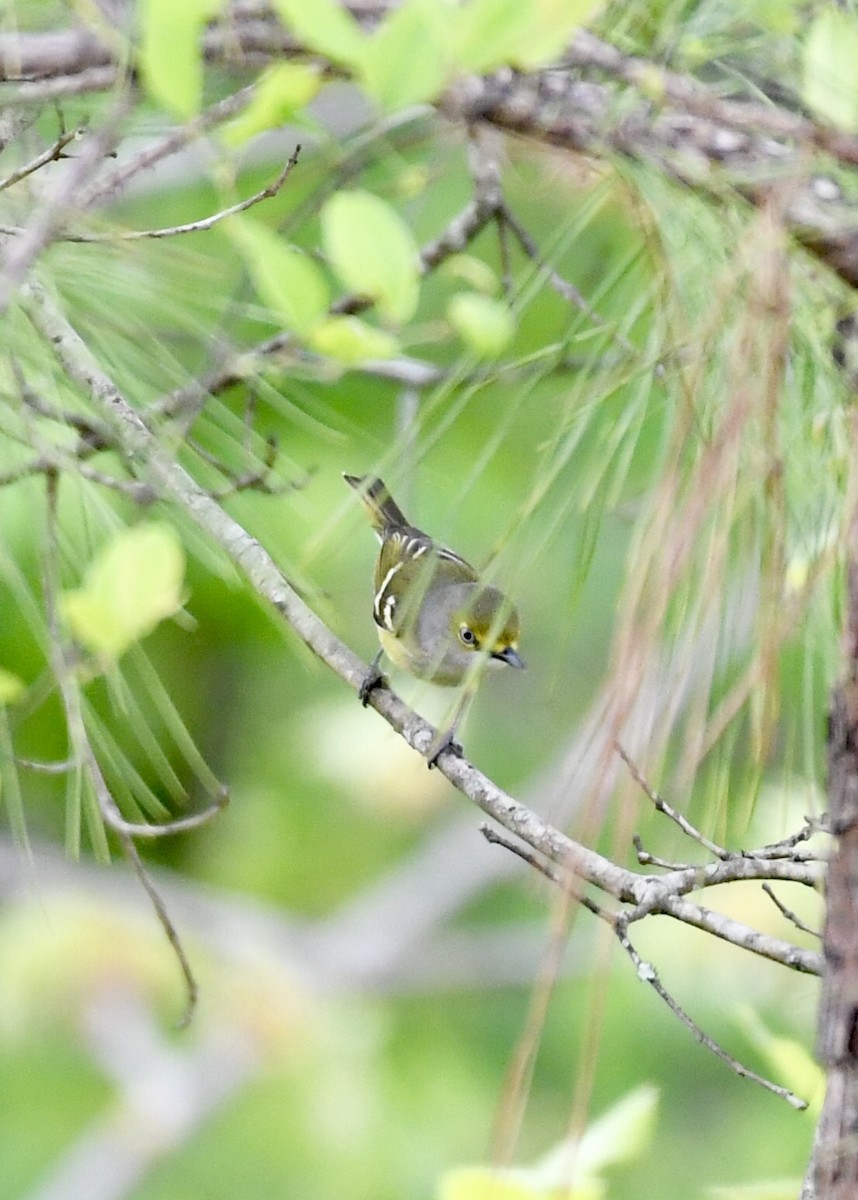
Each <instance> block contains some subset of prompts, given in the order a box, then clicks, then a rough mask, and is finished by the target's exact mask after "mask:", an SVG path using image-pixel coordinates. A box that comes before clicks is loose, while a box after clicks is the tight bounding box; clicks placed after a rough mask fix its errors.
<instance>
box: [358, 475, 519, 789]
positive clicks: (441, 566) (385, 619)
mask: <svg viewBox="0 0 858 1200" xmlns="http://www.w3.org/2000/svg"><path fill="white" fill-rule="evenodd" d="M343 478H344V479H345V481H346V483H347V484H348V485H349V486H350V487H353V488H354V489H355V491H356V492H357V493H358V495H359V496H360V498H361V501H362V502H363V506H364V508H365V509H366V511H367V513H368V514H369V519H370V522H371V523H372V527H373V529H374V530H375V533H376V536H377V537H378V539H379V541H380V542H381V550H380V551H379V555H378V562H377V563H376V567H375V598H374V600H373V607H372V612H373V617H374V618H375V623H376V625H377V626H378V638H379V641H380V642H381V649H380V650H379V651H378V653H377V654H376V656H375V658H374V659H373V661H372V666H371V667H370V670H369V674H368V675H367V677H366V679H365V680H364V681H363V684H362V686H361V690H360V698H361V700H362V702H363V703H364V704H366V703H367V700H368V699H369V694H370V692H371V691H372V689H373V688H374V687H377V686H378V684H379V683H380V682H381V681H382V679H383V676H382V675H381V672H380V671H379V669H378V664H379V661H380V660H381V656H382V654H387V657H388V658H389V659H390V660H391V662H392V663H394V665H395V666H397V667H401V668H402V669H403V670H406V671H410V672H411V674H412V675H416V676H418V678H420V679H428V680H429V681H430V682H432V683H436V684H440V685H441V686H444V687H455V686H458V685H460V684H464V685H465V691H464V693H463V696H462V700H461V702H460V703H459V705H458V707H457V710H456V713H455V715H454V717H453V721H452V723H451V725H450V727H449V728H448V729H446V730H445V731H444V732H443V733H442V734H440V735H439V736H438V737H437V738H436V740H435V742H434V743H433V745H432V747H431V748H430V754H429V755H428V759H429V766H430V767H432V766H434V765H435V763H436V761H437V759H438V757H439V755H440V754H441V753H442V752H443V751H444V750H446V749H448V748H449V747H451V746H454V745H455V743H454V741H453V737H454V734H455V732H456V728H457V726H458V725H459V723H460V721H461V719H462V716H463V715H464V712H465V710H466V708H467V706H468V704H469V703H470V700H471V699H472V698H473V693H474V690H475V687H476V683H477V681H478V676H479V675H481V673H482V672H481V671H480V670H479V669H476V670H475V667H476V668H478V665H479V664H480V663H481V662H482V664H483V665H488V666H490V665H492V664H494V663H497V664H502V665H503V664H505V665H506V666H510V667H523V666H524V662H523V661H522V659H521V657H520V656H519V653H518V636H519V621H518V613H517V612H516V610H515V608H513V606H512V605H511V604H510V603H509V601H508V600H507V599H506V597H505V596H504V595H503V593H502V592H500V591H499V590H498V589H497V588H496V587H492V586H491V585H490V584H485V583H482V582H481V581H480V577H479V574H478V573H477V571H475V570H474V568H473V567H472V566H471V564H470V563H468V562H466V561H465V559H463V558H460V557H459V555H458V554H454V553H453V551H452V550H448V549H447V548H446V547H444V546H442V545H440V544H439V543H438V542H435V541H433V539H432V538H430V537H429V536H428V535H427V534H425V533H423V532H421V530H419V529H416V528H415V527H414V526H413V525H412V524H411V523H410V521H408V520H407V518H406V517H405V515H404V513H403V512H402V510H401V509H400V508H399V506H398V505H397V504H396V503H395V501H394V500H393V498H392V496H391V495H390V492H388V490H387V488H386V487H385V486H384V484H383V483H382V481H381V480H380V479H375V478H373V477H372V476H370V475H365V476H362V477H358V476H355V475H344V476H343Z"/></svg>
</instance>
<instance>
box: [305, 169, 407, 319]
mask: <svg viewBox="0 0 858 1200" xmlns="http://www.w3.org/2000/svg"><path fill="white" fill-rule="evenodd" d="M321 220H322V241H323V244H324V248H325V253H326V255H327V256H328V260H329V262H330V264H331V266H332V267H333V269H334V270H335V271H336V273H337V275H338V276H339V277H340V279H341V280H342V282H343V283H344V284H345V286H346V287H347V288H349V289H350V290H351V291H354V292H359V293H361V294H362V295H366V296H370V297H371V298H372V299H373V300H374V301H375V302H376V305H377V307H378V311H379V313H380V314H381V316H382V317H384V318H386V319H387V320H388V321H391V322H392V323H393V324H402V323H404V322H405V321H407V320H408V319H409V318H410V317H412V316H413V315H414V310H415V309H416V308H417V300H418V295H419V284H420V266H419V259H418V252H417V245H416V243H415V241H414V238H413V237H412V235H411V231H410V229H409V228H408V226H407V225H406V224H405V222H404V221H403V220H402V218H401V217H400V215H399V213H398V212H397V211H396V209H394V208H391V206H390V205H389V204H386V203H385V202H384V201H383V200H380V199H379V198H378V196H373V195H371V194H370V193H369V192H360V191H352V192H338V193H337V194H336V195H334V196H332V197H331V198H330V200H328V201H327V202H326V204H325V205H324V207H323V209H322V214H321Z"/></svg>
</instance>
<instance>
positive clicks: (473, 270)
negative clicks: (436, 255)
mask: <svg viewBox="0 0 858 1200" xmlns="http://www.w3.org/2000/svg"><path fill="white" fill-rule="evenodd" d="M441 274H442V275H444V276H447V275H449V276H450V278H451V279H458V280H459V281H460V282H461V283H466V284H468V286H469V287H472V288H473V289H474V291H475V292H483V293H484V294H485V295H486V296H493V295H496V294H497V292H498V291H499V290H500V280H499V279H498V277H497V274H496V272H495V271H493V270H492V268H491V267H490V266H489V264H488V263H487V262H485V261H484V260H483V259H482V258H477V257H476V255H474V254H451V255H450V257H449V258H448V259H447V260H446V262H444V263H443V264H442V266H441Z"/></svg>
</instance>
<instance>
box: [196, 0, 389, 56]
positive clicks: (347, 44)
mask: <svg viewBox="0 0 858 1200" xmlns="http://www.w3.org/2000/svg"><path fill="white" fill-rule="evenodd" d="M173 2H174V3H175V0H173ZM274 8H275V10H276V11H277V12H278V13H279V15H280V19H281V20H282V22H283V24H284V25H285V26H286V28H287V29H289V30H291V32H292V33H293V34H294V35H295V37H296V38H297V39H298V40H299V41H300V42H301V44H302V45H303V46H305V47H306V49H308V50H315V51H316V52H317V53H318V54H321V55H323V56H324V57H325V58H331V59H334V60H335V61H336V62H341V63H345V64H346V65H348V66H355V65H356V64H357V63H358V62H359V60H360V58H361V56H362V55H363V51H364V46H365V43H366V38H365V37H364V36H363V34H362V33H361V29H360V26H359V25H358V23H357V21H356V20H355V19H354V17H353V16H352V15H351V13H349V12H347V11H346V9H345V8H343V7H342V6H341V5H340V4H338V3H337V0H274Z"/></svg>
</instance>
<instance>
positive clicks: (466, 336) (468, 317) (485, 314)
mask: <svg viewBox="0 0 858 1200" xmlns="http://www.w3.org/2000/svg"><path fill="white" fill-rule="evenodd" d="M447 319H448V321H449V322H450V324H451V325H452V326H453V328H454V329H455V331H456V333H457V334H458V335H459V337H460V338H461V339H462V341H463V342H465V343H467V345H468V346H469V347H470V349H471V350H473V352H474V353H475V354H476V355H478V356H479V357H480V358H494V357H495V355H497V354H500V353H501V351H502V350H505V349H506V348H507V346H508V345H509V343H510V342H511V341H512V339H513V337H514V336H515V321H514V319H513V316H512V313H511V312H510V311H509V309H508V308H507V306H506V305H505V304H502V303H501V301H499V300H492V299H491V298H490V297H489V296H481V295H479V294H478V293H477V292H460V293H459V294H458V295H457V296H453V298H452V299H451V300H450V303H449V304H448V305H447Z"/></svg>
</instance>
